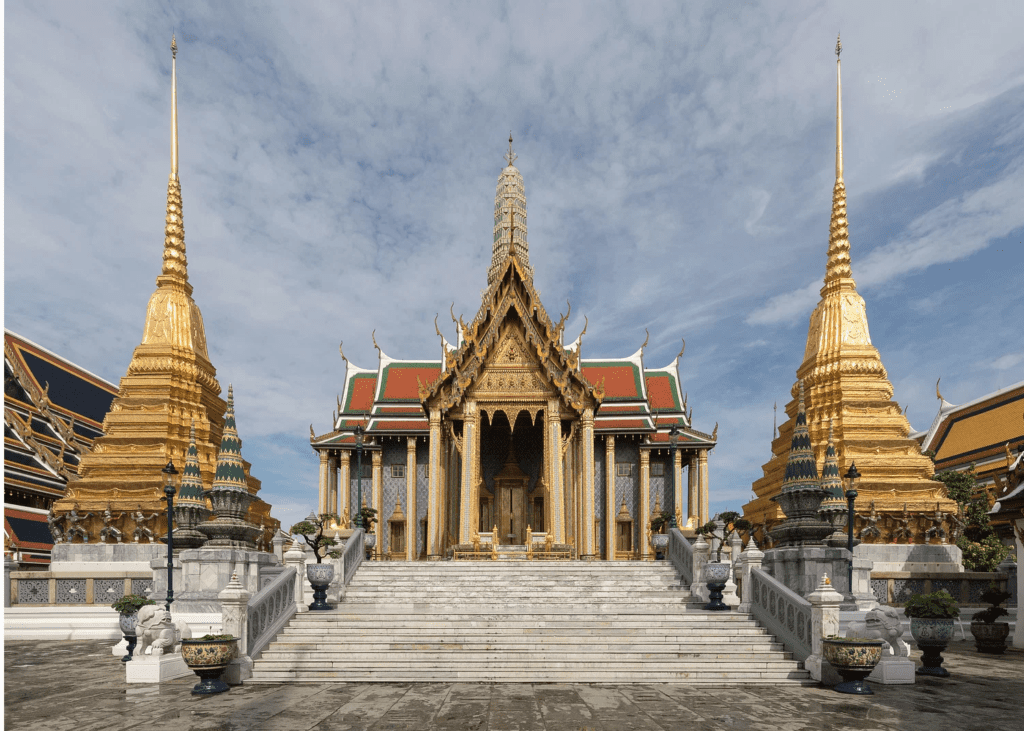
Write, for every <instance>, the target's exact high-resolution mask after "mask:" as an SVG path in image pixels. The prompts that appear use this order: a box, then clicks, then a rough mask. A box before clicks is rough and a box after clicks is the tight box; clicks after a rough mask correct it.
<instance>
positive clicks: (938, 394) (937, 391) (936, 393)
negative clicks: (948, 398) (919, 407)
mask: <svg viewBox="0 0 1024 731" xmlns="http://www.w3.org/2000/svg"><path fill="white" fill-rule="evenodd" d="M941 382H942V376H939V380H937V381H936V382H935V398H937V399H938V400H939V401H943V400H944V399H943V398H942V391H940V390H939V384H940V383H941Z"/></svg>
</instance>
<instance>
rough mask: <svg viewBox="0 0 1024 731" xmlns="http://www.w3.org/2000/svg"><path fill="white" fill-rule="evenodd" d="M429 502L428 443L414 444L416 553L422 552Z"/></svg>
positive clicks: (425, 538)
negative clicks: (422, 521)
mask: <svg viewBox="0 0 1024 731" xmlns="http://www.w3.org/2000/svg"><path fill="white" fill-rule="evenodd" d="M429 502H430V445H429V444H425V443H423V442H417V444H416V555H417V556H418V555H419V554H420V553H422V552H423V549H424V547H425V546H426V540H427V537H426V536H425V535H424V534H423V523H421V522H420V521H421V520H422V519H423V518H426V517H427V508H428V507H429V505H428V503H429Z"/></svg>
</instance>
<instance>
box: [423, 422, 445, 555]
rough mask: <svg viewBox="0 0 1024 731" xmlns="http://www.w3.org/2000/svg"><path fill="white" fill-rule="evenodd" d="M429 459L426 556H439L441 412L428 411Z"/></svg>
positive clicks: (425, 537)
mask: <svg viewBox="0 0 1024 731" xmlns="http://www.w3.org/2000/svg"><path fill="white" fill-rule="evenodd" d="M428 448H429V450H430V452H429V454H430V457H429V459H428V460H427V470H428V472H427V535H426V536H424V537H423V540H425V541H426V542H427V556H429V557H431V558H434V557H437V556H440V555H441V540H442V539H441V536H442V533H441V485H442V482H441V412H440V411H439V410H438V409H431V410H430V444H429V445H428Z"/></svg>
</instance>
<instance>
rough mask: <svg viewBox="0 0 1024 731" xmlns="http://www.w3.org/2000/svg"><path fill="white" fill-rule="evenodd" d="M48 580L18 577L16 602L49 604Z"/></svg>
mask: <svg viewBox="0 0 1024 731" xmlns="http://www.w3.org/2000/svg"><path fill="white" fill-rule="evenodd" d="M49 602H50V582H49V581H48V580H46V579H19V580H18V604H49Z"/></svg>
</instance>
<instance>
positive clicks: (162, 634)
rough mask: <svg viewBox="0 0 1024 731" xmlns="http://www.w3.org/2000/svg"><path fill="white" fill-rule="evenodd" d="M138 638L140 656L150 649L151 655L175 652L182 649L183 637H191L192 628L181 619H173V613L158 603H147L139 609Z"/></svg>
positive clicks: (136, 631) (136, 633)
mask: <svg viewBox="0 0 1024 731" xmlns="http://www.w3.org/2000/svg"><path fill="white" fill-rule="evenodd" d="M135 635H136V637H137V638H138V651H137V654H138V656H139V657H142V656H144V655H145V654H146V650H147V649H148V648H152V649H150V654H151V655H162V654H173V653H175V652H178V650H179V649H180V645H181V641H182V640H183V639H186V640H187V639H191V637H192V630H191V629H189V626H188V624H187V623H186V622H185V621H184V620H181V619H179V620H178V621H176V622H175V621H172V620H171V613H170V612H168V611H167V610H166V609H163V608H161V607H160V606H158V605H156V604H147V605H146V606H144V607H142V608H141V609H139V623H138V626H137V627H136V628H135Z"/></svg>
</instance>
